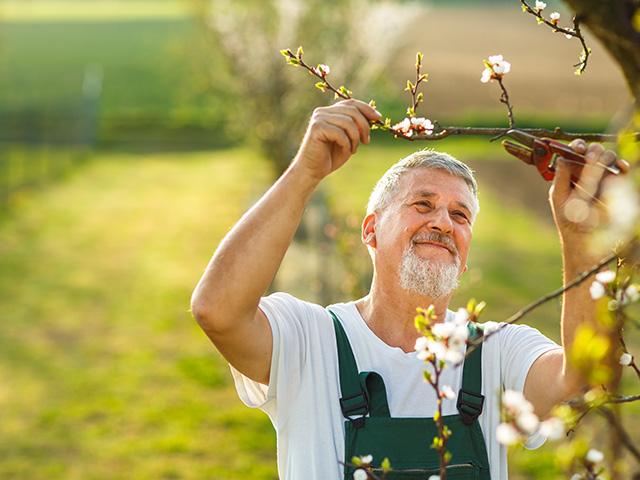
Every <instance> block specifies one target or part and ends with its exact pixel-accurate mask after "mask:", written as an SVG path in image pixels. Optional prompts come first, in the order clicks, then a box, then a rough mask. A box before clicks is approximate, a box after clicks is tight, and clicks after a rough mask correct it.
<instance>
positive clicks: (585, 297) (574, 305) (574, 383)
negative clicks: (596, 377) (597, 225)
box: [561, 247, 600, 393]
mask: <svg viewBox="0 0 640 480" xmlns="http://www.w3.org/2000/svg"><path fill="white" fill-rule="evenodd" d="M580 250H582V252H581V253H568V252H566V251H565V252H564V253H563V284H564V285H567V284H568V283H569V282H571V281H572V280H575V279H576V278H577V277H578V276H579V275H580V274H581V273H583V272H585V271H587V270H589V269H590V268H592V267H593V266H594V265H596V264H597V263H598V261H599V260H600V259H599V258H595V257H592V256H589V255H588V254H587V253H586V252H587V251H588V249H587V248H586V247H585V248H584V249H580ZM573 251H574V252H575V250H573ZM590 285H591V282H589V281H585V282H582V283H581V284H579V285H576V286H575V287H573V288H570V289H569V290H567V291H566V292H564V294H563V296H562V319H561V336H562V347H563V349H564V368H563V373H564V379H565V384H566V386H567V388H568V389H569V390H570V392H571V393H576V392H577V390H579V389H580V388H582V387H583V386H584V383H585V379H584V378H582V376H581V374H580V372H578V371H577V370H576V369H575V368H574V367H572V365H571V363H570V361H569V359H570V356H571V349H572V347H573V342H574V339H575V335H576V333H577V331H578V327H579V326H580V325H591V326H592V327H593V328H594V329H596V330H597V329H598V328H597V325H596V321H595V320H596V303H595V302H594V301H593V299H592V298H591V294H590V292H589V287H590Z"/></svg>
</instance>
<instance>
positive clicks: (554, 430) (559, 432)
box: [540, 417, 564, 440]
mask: <svg viewBox="0 0 640 480" xmlns="http://www.w3.org/2000/svg"><path fill="white" fill-rule="evenodd" d="M540 433H541V434H542V435H544V436H545V437H547V438H548V439H549V440H560V439H561V438H562V437H563V436H564V422H563V421H562V420H560V419H559V418H558V417H551V418H549V419H547V420H545V421H544V422H542V423H541V424H540Z"/></svg>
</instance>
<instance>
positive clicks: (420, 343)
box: [415, 337, 429, 352]
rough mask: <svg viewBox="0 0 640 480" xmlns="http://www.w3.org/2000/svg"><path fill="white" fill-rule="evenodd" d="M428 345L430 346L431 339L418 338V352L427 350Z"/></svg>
mask: <svg viewBox="0 0 640 480" xmlns="http://www.w3.org/2000/svg"><path fill="white" fill-rule="evenodd" d="M428 344H429V339H428V338H427V337H418V339H417V340H416V346H415V350H416V352H419V351H421V350H425V349H426V348H427V345H428Z"/></svg>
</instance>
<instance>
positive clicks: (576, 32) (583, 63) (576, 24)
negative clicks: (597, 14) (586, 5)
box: [520, 0, 591, 75]
mask: <svg viewBox="0 0 640 480" xmlns="http://www.w3.org/2000/svg"><path fill="white" fill-rule="evenodd" d="M520 3H521V4H522V9H523V10H524V11H525V12H527V13H530V14H531V15H533V16H534V17H536V18H537V21H538V23H544V24H545V25H547V26H549V27H551V28H553V31H554V32H556V33H563V34H565V35H568V36H570V37H575V38H577V39H579V40H580V43H581V44H582V53H581V54H580V61H579V62H578V63H576V64H575V65H573V66H574V67H578V70H576V74H577V75H581V74H582V73H584V71H585V69H586V68H587V62H588V61H589V55H590V54H591V49H590V48H589V47H587V44H586V42H585V40H584V37H583V36H582V32H581V31H580V18H579V17H578V16H577V15H576V16H574V17H573V30H571V29H569V28H562V27H559V26H558V24H557V23H554V22H551V21H549V20H547V19H546V18H544V16H543V15H542V13H540V11H538V10H536V9H535V8H531V7H530V6H529V4H528V3H527V2H526V1H525V0H520Z"/></svg>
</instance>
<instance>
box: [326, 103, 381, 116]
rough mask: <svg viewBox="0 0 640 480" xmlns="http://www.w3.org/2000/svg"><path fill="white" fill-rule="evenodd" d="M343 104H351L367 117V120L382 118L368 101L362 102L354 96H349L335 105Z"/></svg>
mask: <svg viewBox="0 0 640 480" xmlns="http://www.w3.org/2000/svg"><path fill="white" fill-rule="evenodd" d="M339 104H345V105H352V106H354V107H356V108H357V109H358V110H360V112H362V114H363V115H364V116H365V117H366V118H367V120H380V119H381V118H382V114H381V113H380V112H379V111H377V110H376V109H375V108H373V107H372V106H371V105H369V104H368V103H365V102H363V101H362V100H357V99H355V98H351V99H349V100H342V101H341V102H338V103H336V104H335V105H339Z"/></svg>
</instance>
